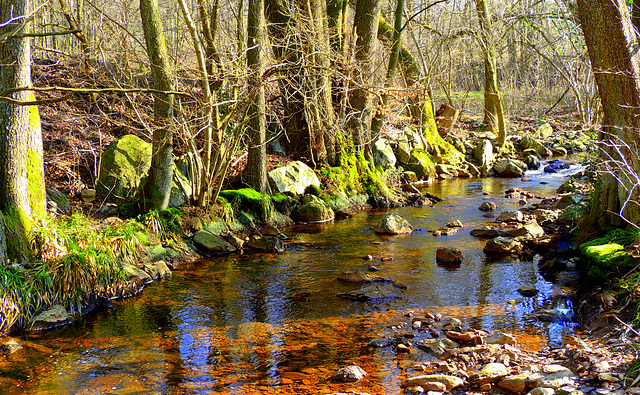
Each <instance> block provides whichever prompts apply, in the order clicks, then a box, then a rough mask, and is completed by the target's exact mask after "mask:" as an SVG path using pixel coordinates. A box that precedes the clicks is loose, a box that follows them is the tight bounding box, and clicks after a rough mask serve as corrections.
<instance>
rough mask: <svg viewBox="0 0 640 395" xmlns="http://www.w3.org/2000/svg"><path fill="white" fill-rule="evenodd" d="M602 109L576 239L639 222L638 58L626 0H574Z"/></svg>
mask: <svg viewBox="0 0 640 395" xmlns="http://www.w3.org/2000/svg"><path fill="white" fill-rule="evenodd" d="M577 5H578V14H579V16H580V21H581V23H582V31H583V33H584V37H585V42H586V44H587V49H588V50H589V57H590V58H591V65H592V67H593V72H594V75H595V79H596V83H597V85H598V91H599V93H600V100H601V102H602V110H603V113H604V119H603V128H602V132H601V134H600V142H601V157H602V164H603V165H604V166H603V167H602V168H601V172H600V173H599V178H598V183H597V185H596V191H595V193H594V194H593V197H592V200H591V204H590V207H589V213H588V215H587V216H586V217H585V218H583V220H582V223H581V237H580V241H582V240H585V239H587V238H588V237H589V236H590V235H593V234H595V233H597V232H599V231H601V230H602V229H604V228H605V227H609V226H623V225H625V223H628V224H634V225H635V226H636V227H637V226H638V225H639V224H640V204H639V203H638V198H639V196H640V193H639V191H638V188H639V187H640V182H639V180H638V174H640V164H639V160H638V149H640V147H638V143H639V142H640V138H638V130H640V129H639V127H640V59H638V56H637V55H634V51H635V50H634V48H636V47H637V46H638V38H637V36H636V34H635V32H634V29H633V26H632V23H631V15H630V13H629V9H628V4H627V2H626V1H624V0H578V1H577Z"/></svg>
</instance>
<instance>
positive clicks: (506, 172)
mask: <svg viewBox="0 0 640 395" xmlns="http://www.w3.org/2000/svg"><path fill="white" fill-rule="evenodd" d="M526 170H527V165H526V164H525V163H524V162H522V161H519V160H516V159H503V160H501V161H500V162H498V163H497V164H496V165H495V166H493V171H495V172H496V174H497V175H498V176H500V177H506V178H518V177H522V176H523V175H524V173H525V171H526Z"/></svg>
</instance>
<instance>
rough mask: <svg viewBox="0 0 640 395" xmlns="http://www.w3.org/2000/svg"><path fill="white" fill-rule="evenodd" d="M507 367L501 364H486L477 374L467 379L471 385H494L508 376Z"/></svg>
mask: <svg viewBox="0 0 640 395" xmlns="http://www.w3.org/2000/svg"><path fill="white" fill-rule="evenodd" d="M508 374H509V372H508V371H507V367H506V366H504V365H503V364H501V363H488V364H486V365H484V366H483V367H482V369H480V370H479V371H478V372H476V373H474V374H473V375H471V377H469V382H470V383H471V384H476V385H482V384H486V383H495V382H496V381H498V380H500V379H501V378H503V377H505V376H506V375H508Z"/></svg>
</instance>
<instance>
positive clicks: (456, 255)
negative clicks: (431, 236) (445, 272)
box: [436, 247, 464, 263]
mask: <svg viewBox="0 0 640 395" xmlns="http://www.w3.org/2000/svg"><path fill="white" fill-rule="evenodd" d="M463 257H464V255H463V254H462V251H460V250H459V249H457V248H454V247H440V248H438V249H437V250H436V259H440V260H441V261H445V262H453V263H460V262H462V259H463Z"/></svg>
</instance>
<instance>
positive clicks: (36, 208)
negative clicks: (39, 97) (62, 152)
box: [0, 0, 46, 262]
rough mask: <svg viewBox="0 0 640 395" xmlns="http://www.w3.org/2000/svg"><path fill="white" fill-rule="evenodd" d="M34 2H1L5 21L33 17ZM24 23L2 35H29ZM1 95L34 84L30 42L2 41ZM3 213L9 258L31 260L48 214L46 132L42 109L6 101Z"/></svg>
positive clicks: (0, 116) (0, 179) (20, 96)
mask: <svg viewBox="0 0 640 395" xmlns="http://www.w3.org/2000/svg"><path fill="white" fill-rule="evenodd" d="M30 5H31V2H30V1H28V0H20V1H18V0H16V1H11V2H9V1H2V2H0V21H2V22H4V21H9V19H10V18H12V17H16V16H21V15H25V16H26V15H29V13H30V12H31V11H33V10H32V8H31V7H30ZM24 22H25V20H24V19H17V20H16V21H15V22H12V23H8V24H7V25H5V26H4V27H0V36H5V35H10V34H15V33H21V34H24V33H28V32H26V31H25V30H27V27H28V26H29V23H26V24H25V25H24V26H22V24H23V23H24ZM0 62H1V63H0V64H2V67H0V91H3V90H5V89H10V88H18V87H29V86H31V50H30V41H29V38H20V39H17V38H8V39H6V40H5V41H3V42H0ZM10 97H11V98H12V99H14V100H18V101H32V100H35V96H34V95H33V93H32V92H28V91H22V92H16V93H13V94H11V95H10ZM0 211H1V212H2V214H3V215H4V223H5V234H6V236H7V257H8V258H9V259H12V260H17V261H22V262H24V261H26V260H28V259H29V257H30V254H29V238H28V235H29V233H30V232H31V230H32V227H33V225H34V223H35V222H36V221H38V220H40V219H43V218H44V217H45V215H46V194H45V187H44V165H43V150H42V131H41V129H40V115H39V113H38V107H37V106H23V105H16V104H12V103H6V102H0Z"/></svg>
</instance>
